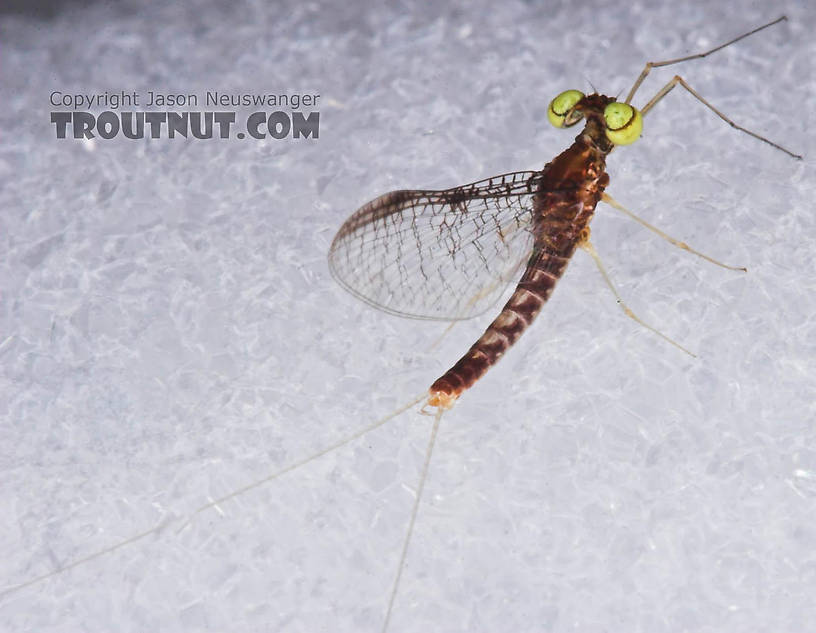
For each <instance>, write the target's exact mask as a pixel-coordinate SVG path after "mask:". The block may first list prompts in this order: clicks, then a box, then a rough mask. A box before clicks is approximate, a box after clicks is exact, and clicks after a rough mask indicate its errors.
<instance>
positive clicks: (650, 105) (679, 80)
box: [640, 75, 802, 160]
mask: <svg viewBox="0 0 816 633" xmlns="http://www.w3.org/2000/svg"><path fill="white" fill-rule="evenodd" d="M677 84H680V85H681V86H683V88H685V89H686V90H688V91H689V92H690V93H691V94H692V96H693V97H694V98H695V99H697V100H698V101H699V102H700V103H702V104H703V105H704V106H706V107H707V108H708V109H709V110H711V111H712V112H714V114H716V115H717V116H718V117H720V118H721V119H722V120H723V121H725V122H726V123H728V125H730V126H731V127H732V128H734V129H737V130H739V131H740V132H745V133H746V134H748V135H749V136H753V137H754V138H755V139H758V140H760V141H762V142H763V143H767V144H768V145H770V146H771V147H774V148H776V149H778V150H780V151H782V152H785V153H786V154H787V155H788V156H791V157H792V158H795V159H797V160H802V156H800V155H799V154H794V153H793V152H792V151H790V150H788V149H785V148H784V147H782V146H781V145H779V144H777V143H774V142H773V141H771V140H769V139H767V138H765V137H764V136H761V135H760V134H757V133H756V132H752V131H751V130H748V129H746V128H744V127H742V126H741V125H737V124H736V123H734V122H733V121H732V120H731V119H729V118H728V117H727V116H725V115H724V114H723V113H722V112H720V111H719V110H718V109H717V108H715V107H714V106H713V105H711V104H710V103H709V102H708V101H706V100H705V99H704V98H703V97H701V96H700V94H699V93H698V92H697V91H696V90H694V88H692V87H691V86H689V85H688V84H687V83H686V81H685V80H684V79H683V78H682V77H681V76H680V75H675V76H674V78H673V79H672V80H671V81H669V83H667V84H666V85H665V86H663V87H662V88H661V89H660V90H659V91H658V92H657V94H656V95H655V96H654V97H652V98H651V100H650V101H649V103H647V104H646V105H645V106H643V107H642V108H641V109H640V113H641V114H643V115H645V114H646V113H647V112H648V111H649V110H651V109H652V108H653V107H654V105H655V104H656V103H657V102H658V101H660V100H661V99H662V98H663V97H665V96H666V95H667V94H668V93H669V92H670V91H671V89H672V88H674V87H675V86H676V85H677Z"/></svg>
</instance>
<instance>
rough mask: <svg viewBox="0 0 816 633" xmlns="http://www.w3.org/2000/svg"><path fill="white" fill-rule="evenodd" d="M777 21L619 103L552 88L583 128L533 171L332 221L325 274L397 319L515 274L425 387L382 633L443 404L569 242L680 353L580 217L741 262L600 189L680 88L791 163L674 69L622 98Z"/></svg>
mask: <svg viewBox="0 0 816 633" xmlns="http://www.w3.org/2000/svg"><path fill="white" fill-rule="evenodd" d="M785 19H786V18H785V16H782V17H780V18H778V19H777V20H774V21H772V22H769V23H768V24H765V25H763V26H760V27H758V28H756V29H754V30H752V31H750V32H748V33H744V34H743V35H740V36H739V37H736V38H734V39H732V40H730V41H728V42H726V43H724V44H721V45H719V46H717V47H715V48H713V49H711V50H708V51H705V52H703V53H698V54H695V55H689V56H686V57H681V58H677V59H672V60H668V61H663V62H649V63H647V64H646V66H645V67H644V69H643V71H642V72H641V74H640V75H639V76H638V78H637V80H636V81H635V83H634V84H633V86H632V88H631V89H630V91H629V93H628V94H627V96H626V99H625V100H624V101H622V102H619V101H618V100H617V98H616V97H610V96H606V95H602V94H598V93H593V94H589V95H586V94H584V93H583V92H580V91H578V90H574V89H572V90H567V91H565V92H562V93H561V94H559V95H558V96H556V97H555V98H554V99H553V100H552V101H551V102H550V104H549V108H548V110H547V117H548V119H549V122H550V123H551V124H552V125H554V126H555V127H557V128H569V127H572V126H574V125H576V124H578V123H579V122H581V121H583V122H584V127H583V129H582V130H581V132H580V133H579V134H578V136H577V137H575V141H574V142H573V144H572V145H571V146H570V147H568V148H567V149H566V150H564V151H563V152H562V153H561V154H559V155H558V156H556V157H555V158H554V159H553V160H552V161H551V162H549V163H548V164H547V165H546V166H545V167H544V168H543V169H542V170H541V171H519V172H511V173H506V174H502V175H499V176H494V177H492V178H488V179H485V180H480V181H477V182H474V183H471V184H467V185H462V186H459V187H454V188H452V189H446V190H439V191H437V190H400V191H392V192H390V193H386V194H384V195H382V196H380V197H378V198H376V199H374V200H372V201H371V202H369V203H368V204H366V205H364V206H363V207H361V208H360V209H359V210H358V211H356V212H355V213H354V214H353V215H351V217H349V218H348V220H346V222H345V223H344V224H343V225H342V226H341V227H340V229H339V231H338V232H337V235H336V236H335V238H334V240H333V242H332V244H331V247H330V250H329V266H330V269H331V272H332V274H333V276H334V277H335V279H337V281H338V282H339V283H340V284H341V285H342V286H343V287H344V288H346V289H347V290H348V291H350V292H351V293H352V294H353V295H355V296H357V297H358V298H360V299H362V300H363V301H365V302H367V303H369V304H371V305H373V306H374V307H376V308H379V309H381V310H383V311H385V312H388V313H392V314H396V315H400V316H407V317H412V318H419V319H439V320H459V319H466V318H470V317H473V316H476V315H478V314H481V313H483V312H485V311H486V310H487V309H489V308H490V307H491V306H492V305H493V304H494V303H495V302H496V301H497V299H498V298H499V296H500V295H501V293H502V290H503V289H504V287H505V286H506V285H507V283H508V282H509V281H510V280H511V279H512V278H513V276H514V275H515V274H517V272H518V271H520V270H523V272H522V273H521V278H520V279H519V280H518V283H517V286H516V288H515V291H514V292H513V293H512V295H511V296H510V298H509V299H508V300H507V302H506V304H505V305H504V307H503V308H502V309H501V310H500V312H499V314H498V316H497V317H496V318H495V319H494V320H493V321H492V322H491V323H490V325H488V327H487V329H486V330H485V332H484V333H483V334H482V335H481V336H480V337H479V339H478V340H477V341H476V342H475V343H474V344H473V345H472V346H471V347H470V349H469V350H468V351H467V352H466V353H465V354H464V355H463V356H462V357H461V358H460V359H459V360H458V361H457V362H456V363H455V364H454V365H453V366H452V367H451V368H450V369H448V370H447V371H446V372H445V373H444V374H443V375H442V376H440V377H439V378H438V379H437V380H435V381H434V382H433V383H432V384H431V386H430V388H429V390H428V395H427V400H426V406H428V407H435V408H436V420H435V424H434V426H433V428H432V431H431V439H430V441H429V444H428V448H427V451H426V455H425V462H424V466H423V469H422V473H421V475H420V482H419V485H418V487H417V494H416V497H415V501H414V507H413V511H412V514H411V518H410V521H409V526H408V530H407V534H406V537H405V541H404V544H403V549H402V555H401V557H400V561H399V564H398V568H397V574H396V579H395V581H394V584H393V587H392V591H391V597H390V600H389V604H388V608H387V611H386V616H385V622H384V625H383V629H382V630H383V631H386V630H387V628H388V623H389V620H390V617H391V612H392V609H393V606H394V600H395V596H396V594H397V591H398V587H399V583H400V578H401V574H402V569H403V566H404V563H405V559H406V555H407V550H408V546H409V544H410V540H411V534H412V532H413V527H414V522H415V520H416V515H417V509H418V506H419V503H420V498H421V496H422V491H423V487H424V483H425V479H426V477H427V473H428V466H429V463H430V459H431V454H432V452H433V447H434V443H435V440H436V435H437V432H438V428H439V419H440V417H441V414H442V412H443V411H445V410H447V409H450V408H451V407H452V406H453V405H454V403H455V402H456V400H457V399H458V398H459V397H460V396H461V395H462V394H463V393H464V392H465V391H466V390H467V389H469V388H470V387H472V386H473V385H474V383H475V382H476V381H477V380H478V379H479V378H480V377H482V376H483V375H484V374H485V372H487V371H488V369H489V368H490V367H491V366H493V365H494V364H495V363H496V362H497V361H498V360H499V359H500V358H501V357H502V356H503V355H504V354H505V352H507V350H508V349H509V348H510V347H511V346H512V345H513V344H514V343H515V342H516V341H517V340H518V339H519V337H520V336H521V334H522V333H523V332H524V331H525V330H526V329H527V328H528V327H529V326H530V324H531V323H532V322H533V320H534V319H535V318H536V316H537V315H538V314H539V312H540V311H541V309H542V308H543V306H544V303H545V302H546V301H547V299H548V298H549V297H550V295H551V293H552V291H553V289H554V287H555V284H556V282H557V281H558V280H559V279H560V277H561V276H562V275H563V274H564V271H565V270H566V268H567V265H568V263H569V261H570V258H571V257H572V255H573V254H574V253H575V251H576V250H577V249H578V248H579V247H580V248H583V249H585V250H587V252H589V254H590V255H592V257H593V259H594V260H595V262H596V264H597V265H598V267H599V269H600V271H601V273H602V274H603V276H604V279H605V281H606V282H607V284H608V285H609V287H610V289H611V290H612V291H613V293H614V294H615V296H616V298H617V301H618V303H619V304H620V305H621V307H622V308H623V309H624V311H625V313H626V314H627V316H629V317H631V318H633V319H635V320H636V321H638V322H639V323H641V324H642V325H644V326H645V327H647V328H648V329H650V330H652V331H654V332H655V333H657V334H658V335H660V336H662V337H663V338H665V339H667V340H668V341H669V342H671V343H673V344H675V345H677V346H678V347H680V348H681V349H684V351H687V350H685V348H682V346H680V345H679V344H677V343H675V342H674V341H672V340H671V339H668V337H665V336H664V335H662V334H661V333H660V332H658V331H657V330H655V329H654V328H652V327H651V326H649V325H647V324H646V323H644V322H643V321H641V320H640V319H639V318H638V317H637V316H636V315H635V314H634V313H633V312H632V311H631V310H630V309H629V308H628V307H626V305H625V304H624V303H623V301H622V300H621V298H620V296H619V295H618V293H617V291H616V290H615V288H614V286H613V285H612V282H611V280H610V279H609V277H608V275H607V274H606V272H605V270H604V268H603V265H602V264H601V262H600V259H599V257H598V255H597V253H596V252H595V250H594V248H593V246H592V243H591V241H590V228H589V225H590V221H591V220H592V217H593V214H594V212H595V208H596V206H597V204H598V202H600V201H605V202H607V203H609V204H610V205H611V206H613V207H615V208H616V209H619V210H620V211H622V212H624V213H626V214H627V215H629V216H630V217H632V218H633V219H635V220H636V221H638V222H640V223H641V224H643V225H644V226H646V227H647V228H649V229H651V230H653V231H655V232H656V233H658V234H659V235H660V236H661V237H663V238H664V239H667V240H668V241H670V242H671V243H673V244H674V245H676V246H678V247H680V248H683V249H685V250H688V251H690V252H692V253H694V254H696V255H699V256H701V257H703V258H705V259H707V260H709V261H711V262H713V263H715V264H718V265H720V266H723V267H726V268H732V269H738V270H739V269H740V268H737V267H734V266H728V265H726V264H722V263H721V262H718V261H717V260H715V259H713V258H711V257H708V256H707V255H703V254H702V253H700V252H698V251H695V250H694V249H692V248H691V247H689V246H688V245H687V244H685V243H684V242H680V241H679V240H676V239H674V238H671V237H669V236H668V235H666V234H665V233H663V232H662V231H660V230H659V229H656V228H655V227H653V226H652V225H650V224H649V223H648V222H646V221H645V220H642V219H640V218H638V217H637V216H635V215H634V214H633V213H632V212H630V211H628V210H627V209H625V208H624V207H623V206H622V205H620V204H618V203H617V202H616V201H615V200H614V199H613V198H611V197H610V196H609V195H608V194H606V193H604V190H605V189H606V187H607V185H608V184H609V176H608V174H607V172H606V158H607V156H608V155H609V154H610V153H611V152H612V151H613V150H614V149H615V148H616V147H618V146H622V145H629V144H631V143H633V142H635V141H636V140H637V139H638V138H639V137H640V135H641V131H642V129H643V118H644V116H645V115H646V114H647V113H648V112H649V111H650V110H651V109H652V108H653V107H654V106H655V104H657V103H658V102H659V101H660V100H661V99H663V97H665V96H666V95H667V94H668V93H669V92H670V91H671V90H672V89H673V88H674V87H675V86H677V85H680V86H682V87H683V88H685V89H686V90H687V91H688V92H689V93H690V94H691V95H693V96H694V97H695V98H696V99H697V100H698V101H700V102H701V103H702V104H703V105H705V106H706V107H707V108H709V109H710V110H712V111H713V112H714V113H715V114H717V116H719V117H720V118H721V119H723V120H724V121H725V122H727V123H728V124H729V125H731V126H732V127H734V128H736V129H738V130H740V131H742V132H745V133H746V134H749V135H750V136H753V137H754V138H756V139H758V140H760V141H762V142H765V143H767V144H769V145H771V146H772V147H774V148H776V149H778V150H780V151H783V152H785V153H787V154H789V155H790V156H792V157H793V158H797V159H801V156H799V155H797V154H794V153H792V152H790V151H788V150H787V149H785V148H784V147H781V146H780V145H778V144H776V143H773V142H772V141H770V140H768V139H766V138H764V137H763V136H760V135H759V134H756V133H754V132H752V131H750V130H747V129H745V128H743V127H741V126H739V125H737V124H736V123H734V122H733V121H731V120H730V119H729V118H728V117H726V116H725V115H724V114H722V112H720V111H719V110H717V109H716V108H715V107H714V106H713V105H711V104H710V103H709V102H708V101H706V100H705V99H704V98H703V97H702V96H700V95H699V94H698V93H697V92H696V91H695V90H694V89H693V88H692V87H691V86H690V85H689V84H688V83H686V81H685V80H684V79H683V78H682V77H680V76H679V75H675V76H674V78H672V79H671V80H670V81H669V82H668V83H667V84H666V85H665V86H663V88H661V89H660V90H659V91H658V92H657V93H656V94H655V95H654V97H652V99H651V100H649V101H648V102H647V103H646V105H644V106H643V107H642V108H641V109H640V110H638V109H637V108H635V107H634V106H633V105H631V102H632V99H633V98H634V96H635V94H636V93H637V91H638V89H639V88H640V86H641V84H642V83H643V81H644V80H645V78H646V76H647V75H648V74H649V72H650V70H651V69H652V68H656V67H660V66H669V65H672V64H678V63H681V62H685V61H689V60H691V59H698V58H702V57H706V56H707V55H710V54H711V53H714V52H716V51H718V50H721V49H722V48H725V47H726V46H729V45H731V44H733V43H735V42H738V41H739V40H741V39H743V38H745V37H748V36H749V35H752V34H754V33H757V32H759V31H761V30H763V29H765V28H768V27H770V26H773V25H775V24H777V23H779V22H781V21H783V20H785ZM741 270H745V269H741ZM689 353H690V352H689Z"/></svg>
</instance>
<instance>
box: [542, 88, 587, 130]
mask: <svg viewBox="0 0 816 633" xmlns="http://www.w3.org/2000/svg"><path fill="white" fill-rule="evenodd" d="M583 98H584V93H583V92H581V91H580V90H566V91H564V92H562V93H561V94H560V95H558V96H557V97H556V98H555V99H553V100H552V101H550V107H549V108H547V118H548V119H549V120H550V123H552V124H553V126H555V127H565V126H570V125H573V124H574V123H576V122H577V121H578V120H579V119H580V118H581V115H580V114H577V115H576V113H574V112H572V109H573V108H574V107H575V104H576V103H578V102H579V101H580V100H581V99H583Z"/></svg>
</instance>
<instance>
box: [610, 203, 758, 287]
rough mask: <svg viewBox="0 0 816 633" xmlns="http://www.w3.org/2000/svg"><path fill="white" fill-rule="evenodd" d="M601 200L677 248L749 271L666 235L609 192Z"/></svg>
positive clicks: (719, 264) (711, 260)
mask: <svg viewBox="0 0 816 633" xmlns="http://www.w3.org/2000/svg"><path fill="white" fill-rule="evenodd" d="M601 200H602V201H604V202H606V204H608V205H609V206H611V207H614V208H615V209H617V210H618V211H620V212H621V213H624V214H626V215H628V216H629V217H630V218H632V219H633V220H634V221H635V222H638V223H639V224H641V225H642V226H645V227H646V228H647V229H649V230H650V231H653V232H655V233H657V234H658V235H659V236H660V237H662V238H663V239H664V240H666V241H667V242H669V243H671V244H673V245H674V246H676V247H677V248H682V249H683V250H684V251H688V252H689V253H694V254H695V255H697V256H698V257H702V258H703V259H704V260H706V261H708V262H711V263H712V264H716V265H717V266H722V267H723V268H728V269H729V270H741V271H742V272H744V273H746V272H748V269H747V268H745V267H744V266H729V265H728V264H723V263H722V262H721V261H717V260H716V259H714V258H713V257H709V256H708V255H705V254H704V253H701V252H700V251H697V250H694V249H693V248H691V246H689V245H688V244H686V243H685V242H681V241H680V240H677V239H675V238H673V237H672V236H670V235H666V233H664V232H663V231H661V230H660V229H659V228H657V227H656V226H653V225H651V224H649V223H648V222H647V221H646V220H644V219H643V218H641V217H638V216H637V215H635V214H634V213H632V212H631V211H630V210H629V209H627V208H626V207H624V206H623V205H622V204H620V203H619V202H618V201H617V200H615V199H614V198H613V197H612V196H610V195H609V194H606V193H604V194H603V195H602V196H601Z"/></svg>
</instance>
